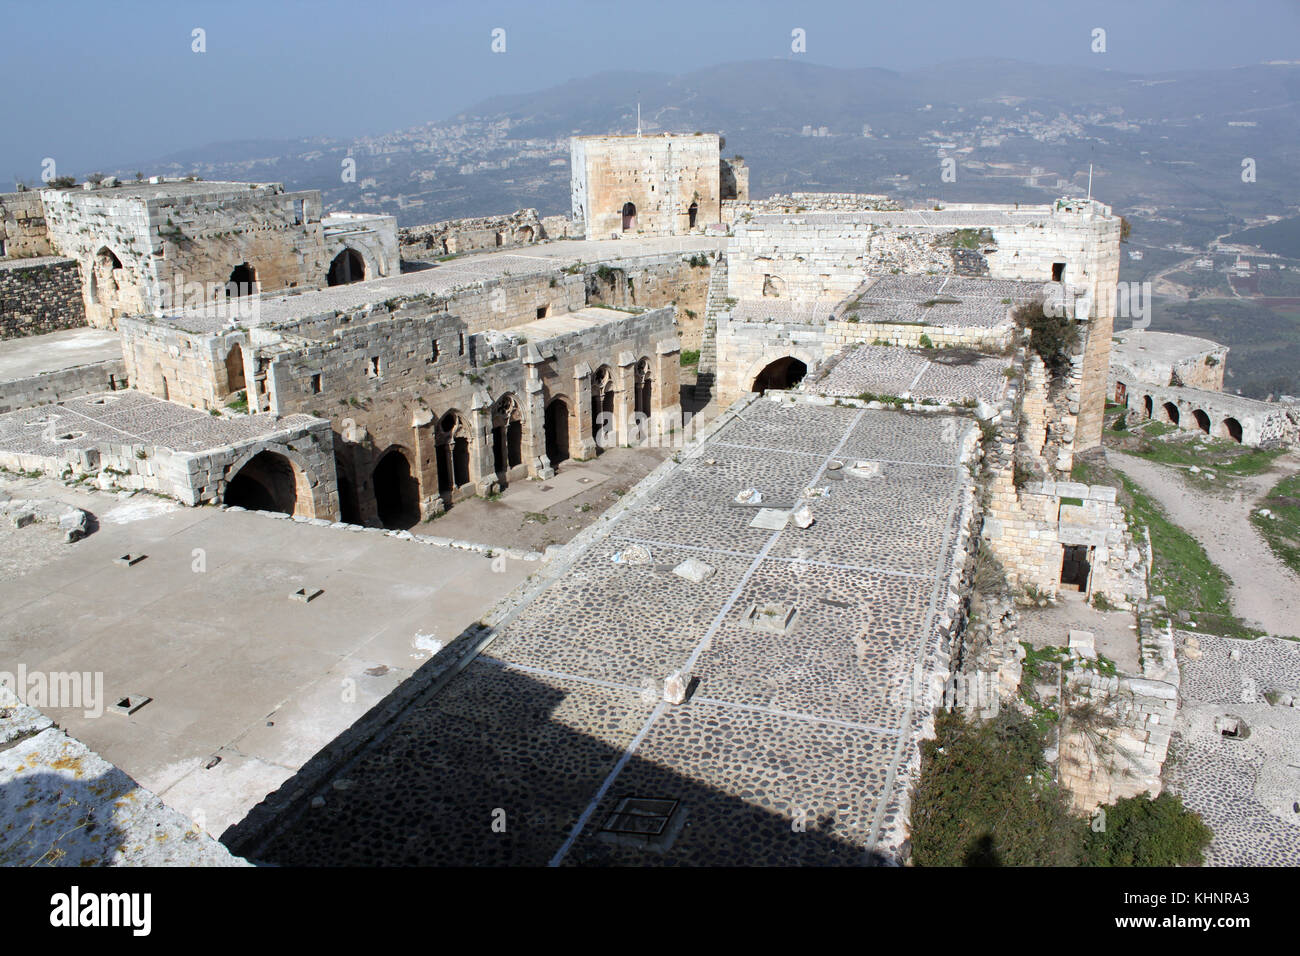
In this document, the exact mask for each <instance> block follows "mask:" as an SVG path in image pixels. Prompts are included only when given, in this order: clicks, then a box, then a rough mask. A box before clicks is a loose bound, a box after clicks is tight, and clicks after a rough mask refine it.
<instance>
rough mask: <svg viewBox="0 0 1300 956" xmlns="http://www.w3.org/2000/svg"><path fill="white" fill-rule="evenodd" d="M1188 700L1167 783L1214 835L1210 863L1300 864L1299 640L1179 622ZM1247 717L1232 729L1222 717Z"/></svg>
mask: <svg viewBox="0 0 1300 956" xmlns="http://www.w3.org/2000/svg"><path fill="white" fill-rule="evenodd" d="M1178 638H1179V640H1180V642H1182V641H1186V640H1187V639H1188V638H1193V639H1195V640H1196V641H1197V642H1198V643H1199V649H1200V652H1201V656H1200V657H1199V658H1198V659H1196V660H1191V659H1189V658H1188V656H1187V653H1186V649H1185V648H1184V649H1183V650H1182V651H1181V652H1180V654H1179V663H1180V664H1181V665H1182V687H1181V694H1180V696H1181V700H1180V702H1179V708H1178V716H1177V718H1176V721H1175V725H1174V727H1175V733H1174V737H1173V740H1172V741H1171V742H1170V747H1169V761H1168V762H1167V763H1166V764H1165V779H1166V781H1167V784H1168V787H1169V789H1170V790H1172V791H1173V792H1175V793H1177V794H1179V795H1180V796H1181V797H1182V798H1183V802H1184V803H1185V804H1186V805H1187V806H1188V807H1190V808H1191V809H1192V810H1195V811H1196V812H1197V813H1199V814H1200V815H1201V816H1202V818H1203V819H1204V820H1205V822H1206V823H1207V824H1209V826H1210V829H1212V830H1213V831H1214V840H1213V841H1212V842H1211V843H1210V846H1209V849H1207V850H1206V852H1205V863H1206V865H1207V866H1300V644H1297V643H1296V642H1295V641H1287V640H1282V639H1279V638H1273V637H1267V638H1260V639H1259V640H1255V641H1239V640H1234V639H1231V638H1223V637H1213V636H1210V635H1208V634H1193V633H1191V632H1188V631H1179V632H1178ZM1225 717H1232V718H1238V719H1239V720H1240V722H1241V724H1244V730H1243V728H1242V727H1240V726H1238V727H1237V733H1236V734H1235V735H1233V736H1224V734H1223V729H1224V725H1223V719H1224V718H1225Z"/></svg>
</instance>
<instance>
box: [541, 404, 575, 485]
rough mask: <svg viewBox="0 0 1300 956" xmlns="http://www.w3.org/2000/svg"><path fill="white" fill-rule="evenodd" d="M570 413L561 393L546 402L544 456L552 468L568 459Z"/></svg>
mask: <svg viewBox="0 0 1300 956" xmlns="http://www.w3.org/2000/svg"><path fill="white" fill-rule="evenodd" d="M570 415H571V413H570V409H569V400H568V399H567V398H565V397H564V396H563V395H556V396H555V397H554V398H552V399H551V400H550V401H549V402H547V403H546V426H545V430H546V457H547V458H549V459H550V461H551V467H552V468H555V467H557V466H558V465H559V464H560V462H562V461H568V459H569V442H570V432H571V431H572V429H571V428H570V427H569V426H570V423H569V418H570Z"/></svg>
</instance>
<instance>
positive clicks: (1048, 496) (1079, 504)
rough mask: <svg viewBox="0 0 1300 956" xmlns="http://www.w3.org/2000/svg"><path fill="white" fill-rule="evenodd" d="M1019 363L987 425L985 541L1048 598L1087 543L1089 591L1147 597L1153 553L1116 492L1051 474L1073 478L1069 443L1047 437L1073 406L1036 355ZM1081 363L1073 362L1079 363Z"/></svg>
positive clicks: (1011, 573)
mask: <svg viewBox="0 0 1300 956" xmlns="http://www.w3.org/2000/svg"><path fill="white" fill-rule="evenodd" d="M1019 364H1020V365H1021V367H1022V368H1023V369H1024V381H1023V383H1022V384H1021V385H1020V386H1019V387H1017V386H1016V385H1012V386H1010V387H1008V389H1007V395H1006V397H1005V398H1004V400H1003V403H1002V405H1001V406H1000V407H999V408H998V409H997V410H996V413H995V414H994V415H993V416H992V418H991V419H990V423H989V427H990V429H991V430H992V438H991V441H992V444H991V446H990V448H989V452H988V453H989V460H988V468H989V473H990V480H989V488H988V506H987V514H986V518H985V522H984V531H983V534H984V538H985V540H986V541H987V542H988V545H989V547H990V549H991V551H992V553H993V555H994V556H995V557H996V558H997V559H998V561H999V562H1000V563H1001V564H1002V567H1003V568H1004V569H1005V570H1006V573H1007V577H1008V579H1009V580H1010V581H1011V583H1012V584H1013V585H1016V586H1019V587H1021V588H1025V587H1033V588H1035V589H1037V590H1038V591H1039V592H1040V593H1041V594H1044V595H1049V596H1055V595H1056V594H1057V593H1058V591H1059V590H1060V588H1061V572H1062V564H1063V561H1064V557H1065V552H1064V548H1065V547H1066V546H1081V547H1086V548H1088V549H1089V550H1088V552H1087V553H1088V556H1089V562H1090V565H1091V576H1090V578H1089V582H1088V589H1087V596H1088V597H1091V596H1093V595H1095V594H1102V595H1104V596H1105V597H1106V599H1107V600H1108V601H1109V602H1110V603H1111V604H1112V605H1114V606H1116V607H1131V606H1134V604H1135V603H1136V602H1137V601H1139V600H1141V599H1143V598H1145V597H1146V567H1147V564H1148V563H1149V558H1148V557H1147V556H1144V554H1143V552H1142V549H1141V548H1139V547H1138V546H1137V544H1136V543H1135V542H1134V541H1133V539H1132V536H1131V535H1130V533H1129V530H1128V521H1127V518H1126V517H1125V514H1124V509H1123V508H1122V507H1121V506H1120V505H1119V504H1118V502H1117V500H1116V489H1114V488H1112V487H1109V486H1106V485H1085V484H1082V483H1078V482H1072V481H1062V480H1057V479H1056V478H1055V477H1054V476H1055V475H1058V474H1064V475H1066V476H1068V474H1069V471H1070V467H1071V466H1072V464H1073V449H1072V445H1071V443H1070V442H1068V441H1066V440H1064V439H1062V440H1060V441H1055V440H1054V439H1053V438H1052V437H1051V436H1050V434H1049V432H1051V431H1052V430H1053V428H1054V429H1055V430H1056V431H1057V432H1058V433H1059V432H1061V431H1062V430H1063V429H1064V426H1065V425H1068V424H1069V422H1068V408H1065V409H1063V408H1061V407H1060V406H1059V404H1057V402H1059V401H1061V400H1062V398H1061V395H1060V394H1059V393H1058V395H1057V396H1056V398H1057V402H1054V401H1053V396H1052V393H1051V390H1050V389H1049V388H1048V384H1047V380H1046V375H1045V372H1044V369H1043V365H1042V361H1041V360H1040V359H1039V358H1038V356H1036V355H1033V356H1031V357H1030V358H1029V359H1028V360H1027V361H1026V360H1025V358H1024V356H1023V355H1021V356H1020V357H1019ZM1080 365H1081V362H1078V361H1076V363H1075V366H1074V367H1075V368H1076V369H1077V368H1078V367H1079V366H1080ZM1067 394H1068V393H1067ZM1066 404H1067V405H1068V402H1067V403H1066ZM1063 417H1064V418H1065V419H1066V420H1065V421H1064V422H1063V421H1062V419H1063ZM1060 465H1064V467H1063V468H1061V467H1057V466H1060ZM1035 475H1037V477H1035ZM1044 475H1046V476H1048V477H1047V478H1046V480H1044V479H1043V476H1044ZM1064 499H1075V500H1074V501H1066V500H1064Z"/></svg>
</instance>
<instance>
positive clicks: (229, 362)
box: [222, 342, 248, 395]
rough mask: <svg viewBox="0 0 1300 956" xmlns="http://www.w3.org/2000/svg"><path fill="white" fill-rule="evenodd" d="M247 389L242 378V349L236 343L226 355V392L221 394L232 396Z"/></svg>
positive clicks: (246, 384)
mask: <svg viewBox="0 0 1300 956" xmlns="http://www.w3.org/2000/svg"><path fill="white" fill-rule="evenodd" d="M247 387H248V383H247V381H246V380H245V378H244V349H243V346H241V345H240V344H239V343H238V342H236V343H235V344H234V345H232V346H230V351H229V352H227V353H226V390H225V392H223V393H222V394H223V395H232V394H234V393H235V392H238V391H239V390H240V389H243V388H247Z"/></svg>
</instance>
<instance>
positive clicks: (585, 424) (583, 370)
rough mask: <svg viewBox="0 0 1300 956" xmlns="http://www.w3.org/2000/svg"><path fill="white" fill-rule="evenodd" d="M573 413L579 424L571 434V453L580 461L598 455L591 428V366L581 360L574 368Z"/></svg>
mask: <svg viewBox="0 0 1300 956" xmlns="http://www.w3.org/2000/svg"><path fill="white" fill-rule="evenodd" d="M573 413H574V414H575V415H577V416H578V425H577V428H576V429H574V431H573V434H572V435H571V436H570V439H569V445H570V454H572V455H573V457H574V458H575V459H577V460H578V461H586V460H587V459H589V458H595V457H596V436H595V435H594V434H592V430H591V366H590V365H588V364H587V363H586V362H579V363H578V367H577V368H575V369H574V370H573Z"/></svg>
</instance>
